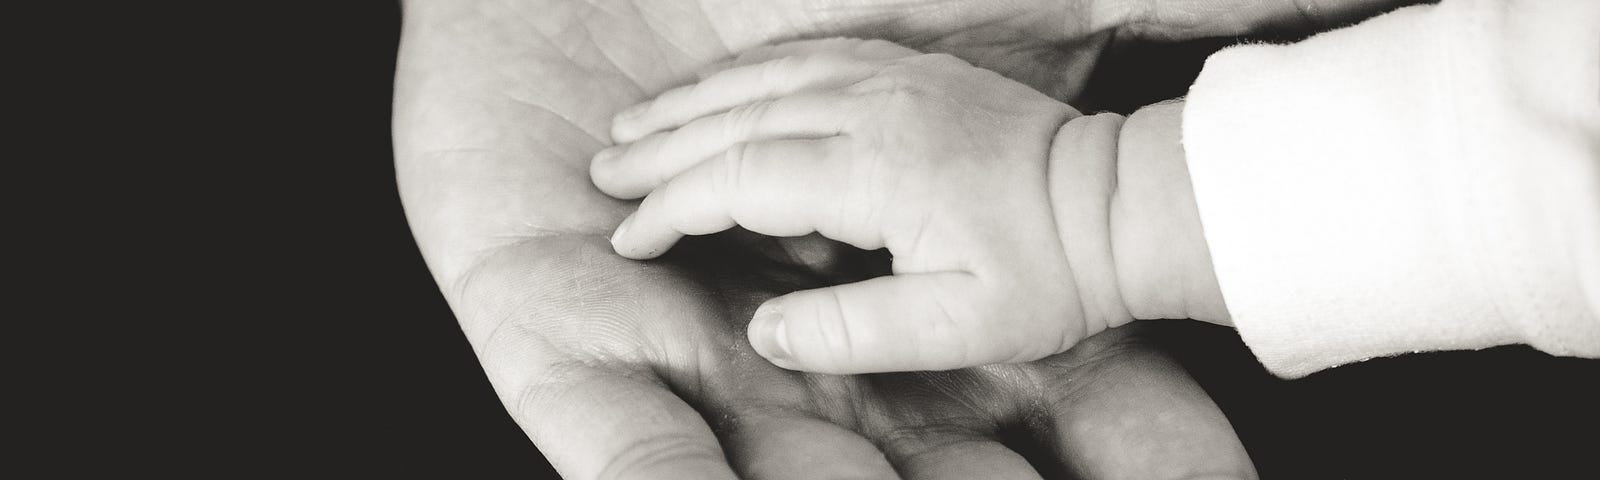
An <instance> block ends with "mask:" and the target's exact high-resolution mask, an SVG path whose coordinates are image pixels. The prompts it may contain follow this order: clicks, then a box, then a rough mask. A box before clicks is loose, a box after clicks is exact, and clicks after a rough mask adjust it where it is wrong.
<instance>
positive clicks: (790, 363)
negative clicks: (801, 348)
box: [746, 301, 794, 370]
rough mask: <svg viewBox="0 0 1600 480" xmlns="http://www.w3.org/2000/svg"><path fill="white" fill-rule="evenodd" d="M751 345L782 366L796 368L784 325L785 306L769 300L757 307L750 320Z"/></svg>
mask: <svg viewBox="0 0 1600 480" xmlns="http://www.w3.org/2000/svg"><path fill="white" fill-rule="evenodd" d="M746 333H747V335H748V336H749V338H750V346H751V347H753V348H755V350H756V354H758V355H761V356H762V358H766V359H767V361H770V362H772V364H773V365H777V366H779V367H782V368H787V369H790V370H793V369H794V355H793V353H792V350H790V346H789V337H788V329H787V328H785V327H784V314H783V307H782V306H781V305H779V304H778V302H776V301H768V302H767V303H765V304H762V305H761V307H760V308H757V309H756V313H755V316H754V317H753V318H751V320H750V328H749V331H748V332H746Z"/></svg>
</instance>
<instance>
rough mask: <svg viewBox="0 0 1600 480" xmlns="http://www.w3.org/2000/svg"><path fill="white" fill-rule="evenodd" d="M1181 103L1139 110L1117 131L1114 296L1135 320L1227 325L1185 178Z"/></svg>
mask: <svg viewBox="0 0 1600 480" xmlns="http://www.w3.org/2000/svg"><path fill="white" fill-rule="evenodd" d="M1183 105H1184V104H1183V102H1181V101H1179V102H1168V103H1162V104H1157V105H1151V106H1148V107H1145V108H1142V109H1140V110H1138V111H1136V112H1134V113H1133V115H1130V116H1129V117H1128V119H1127V121H1126V122H1125V124H1124V125H1123V128H1122V130H1121V131H1120V132H1119V137H1118V141H1117V149H1116V150H1117V153H1118V157H1117V161H1116V166H1117V168H1116V170H1117V172H1116V191H1115V193H1114V194H1113V195H1112V197H1111V202H1110V209H1109V210H1110V214H1109V217H1110V225H1111V228H1110V239H1111V240H1110V242H1111V253H1112V259H1113V260H1112V263H1113V264H1114V265H1115V267H1116V278H1117V285H1118V291H1119V295H1120V296H1121V298H1122V299H1123V302H1124V305H1125V306H1126V308H1127V310H1128V314H1129V315H1130V316H1131V317H1132V318H1135V319H1141V320H1149V319H1180V318H1189V319H1195V320H1202V321H1207V322H1211V323H1217V324H1222V325H1231V321H1230V319H1229V316H1228V310H1227V306H1226V305H1225V303H1224V302H1223V298H1222V291H1221V288H1220V287H1219V286H1218V283H1217V278H1216V273H1215V271H1214V268H1213V267H1212V264H1211V251H1210V248H1209V247H1208V245H1207V243H1206V238H1205V230H1204V228H1203V226H1202V225H1201V223H1200V211H1199V206H1198V204H1197V203H1196V202H1195V196H1194V187H1193V186H1192V184H1191V183H1190V180H1189V168H1188V163H1187V161H1186V159H1185V156H1184V150H1183V143H1182V132H1183Z"/></svg>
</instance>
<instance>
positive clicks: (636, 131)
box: [611, 100, 655, 144]
mask: <svg viewBox="0 0 1600 480" xmlns="http://www.w3.org/2000/svg"><path fill="white" fill-rule="evenodd" d="M652 103H655V102H654V101H653V100H652V101H646V102H644V103H640V104H637V105H634V106H631V107H628V108H626V109H623V110H622V111H621V112H617V114H616V115H615V116H613V117H611V141H612V142H616V143H618V144H623V143H631V142H633V141H635V140H638V139H640V138H643V137H644V136H645V134H647V133H649V132H647V131H645V129H644V128H643V127H642V126H641V123H640V122H639V120H640V118H641V117H643V116H644V112H645V111H646V110H649V109H650V105H651V104H652Z"/></svg>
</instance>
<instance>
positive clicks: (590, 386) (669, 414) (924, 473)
mask: <svg viewBox="0 0 1600 480" xmlns="http://www.w3.org/2000/svg"><path fill="white" fill-rule="evenodd" d="M839 3H840V2H836V1H834V2H820V1H803V0H789V1H783V2H762V1H748V2H737V3H735V2H727V1H711V0H707V1H705V2H702V3H692V2H620V1H619V2H586V1H578V0H498V1H496V0H458V1H451V2H427V1H412V2H407V3H406V19H405V27H404V37H403V40H402V50H401V58H400V62H399V72H398V74H397V88H396V100H395V102H396V116H395V139H396V161H397V165H396V170H397V172H398V176H399V182H400V186H401V188H402V193H403V200H404V202H405V205H406V212H407V215H408V218H409V219H410V221H411V224H412V227H413V231H414V233H415V236H416V238H417V241H418V244H419V246H420V247H421V249H422V251H423V255H424V257H425V258H426V259H427V261H428V264H429V267H430V269H431V270H432V272H433V274H434V276H435V279H436V281H437V282H438V283H439V285H440V286H441V290H443V292H444V293H445V296H446V298H447V300H448V301H449V302H450V304H451V306H452V309H453V310H454V311H455V313H456V315H457V317H458V318H459V319H460V321H461V324H462V328H463V330H464V332H465V333H466V335H467V337H468V338H469V340H471V342H472V344H473V345H474V348H475V350H476V351H477V353H478V355H479V358H480V360H481V361H482V363H483V365H484V368H485V370H486V372H487V373H488V376H489V378H490V380H491V381H492V383H493V384H494V385H495V388H496V390H497V391H498V392H499V394H500V396H501V398H502V400H503V401H504V402H505V405H506V407H507V409H508V410H509V411H511V413H512V415H513V417H514V418H515V419H516V420H517V421H518V423H519V424H520V425H522V426H523V428H524V430H525V431H527V433H528V434H529V436H530V437H531V438H532V439H533V440H534V442H535V443H536V444H537V445H539V446H540V447H541V449H542V450H543V451H544V453H545V454H546V455H547V457H548V458H549V459H550V460H551V461H552V463H553V464H554V465H555V466H556V468H557V469H558V470H559V471H561V472H562V474H563V475H565V476H567V477H569V478H576V479H588V478H732V477H733V475H734V472H735V471H737V472H739V473H740V474H742V475H743V476H745V477H749V478H774V479H782V478H835V477H875V478H892V477H895V476H896V475H897V474H898V475H901V476H904V477H907V478H917V479H921V478H973V477H980V478H1029V477H1037V476H1038V473H1036V472H1035V470H1034V467H1032V466H1030V465H1029V464H1028V463H1027V462H1025V461H1024V460H1023V458H1022V457H1021V456H1019V455H1018V454H1017V453H1015V452H1013V451H1012V450H1011V449H1009V448H1007V447H1006V446H1004V445H1001V444H999V443H997V442H996V441H995V440H994V438H996V435H997V434H999V433H1002V432H1021V433H1025V434H1026V435H1022V436H1021V438H1026V439H1028V441H1033V442H1040V443H1041V444H1043V445H1044V448H1043V450H1044V451H1046V452H1050V453H1051V454H1050V455H1047V457H1048V458H1042V459H1034V460H1036V463H1037V464H1038V465H1039V468H1042V469H1044V470H1045V471H1046V472H1049V471H1051V470H1050V469H1052V468H1058V467H1060V468H1065V469H1067V470H1070V471H1072V472H1074V473H1076V474H1077V475H1078V476H1080V477H1087V478H1180V477H1185V476H1191V475H1197V474H1226V475H1233V476H1238V477H1250V476H1253V470H1252V469H1251V468H1250V465H1249V463H1248V459H1247V458H1246V456H1245V454H1244V452H1243V450H1242V448H1241V447H1240V445H1239V443H1238V441H1237V439H1236V438H1235V437H1234V435H1233V433H1232V430H1231V428H1230V427H1229V426H1228V424H1227V421H1226V420H1225V419H1224V418H1223V417H1222V416H1221V414H1220V413H1219V412H1218V411H1217V409H1216V407H1215V406H1214V405H1212V403H1211V401H1210V400H1209V399H1208V398H1207V397H1206V396H1205V395H1204V393H1203V392H1201V391H1200V390H1199V389H1198V388H1197V387H1196V386H1195V385H1194V383H1193V382H1192V381H1191V380H1190V379H1188V377H1187V376H1185V375H1184V374H1183V372H1182V370H1181V369H1180V368H1178V367H1177V366H1176V365H1175V364H1173V363H1172V362H1171V361H1170V360H1168V359H1166V358H1165V357H1163V356H1161V355H1160V354H1158V353H1156V352H1155V351H1154V350H1152V349H1150V348H1149V347H1148V346H1146V345H1145V344H1143V343H1141V342H1140V341H1139V337H1138V332H1137V331H1135V330H1131V329H1119V330H1117V331H1114V332H1111V333H1108V334H1105V335H1102V336H1097V337H1095V338H1091V339H1089V340H1087V341H1085V343H1084V344H1083V345H1081V346H1080V347H1079V348H1077V349H1075V350H1073V351H1072V352H1068V353H1066V354H1063V355H1060V356H1056V357H1052V358H1048V359H1046V360H1043V361H1040V362H1035V363H1032V364H1026V365H1013V366H996V367H987V368H982V369H971V370H965V371H958V372H946V373H930V374H905V375H889V376H862V377H848V376H846V377H840V376H827V375H805V374H798V373H794V372H788V371H784V370H780V369H777V368H776V367H773V366H772V365H770V364H768V363H767V362H765V361H764V360H762V359H760V358H759V357H757V356H755V355H754V354H753V353H752V352H751V350H750V347H749V345H748V344H747V343H746V342H745V341H744V338H745V335H744V333H743V332H742V329H743V325H744V324H745V322H746V320H747V319H748V318H749V315H750V313H751V311H753V309H754V306H755V305H756V304H757V303H759V302H760V301H761V300H764V299H766V298H770V297H771V296H773V295H776V294H778V293H783V292H787V291H791V290H794V289H797V288H801V287H807V286H812V285H811V284H812V283H815V282H813V281H811V280H809V279H807V278H806V277H805V275H804V274H803V273H800V272H797V271H795V270H793V269H790V268H785V267H784V266H783V265H780V264H774V263H772V262H768V261H765V260H764V259H763V258H762V257H760V256H755V255H750V256H740V255H738V253H737V252H738V250H728V249H720V248H702V249H700V250H699V251H698V252H695V251H694V249H692V248H685V249H683V250H685V253H684V254H682V255H680V257H679V258H677V259H676V260H666V261H658V262H653V263H638V262H633V261H629V260H625V259H622V258H620V257H617V256H616V255H614V254H613V253H611V251H610V247H609V245H608V243H607V241H606V238H605V235H606V234H607V233H609V232H610V231H611V230H612V228H614V227H615V226H616V223H617V222H618V221H619V220H621V219H622V218H623V217H624V216H625V215H626V214H627V213H629V212H630V211H631V210H632V208H633V207H632V205H631V204H628V203H624V202H618V201H615V200H612V199H610V198H608V197H606V196H604V195H603V194H601V193H600V192H599V191H597V190H595V189H594V187H593V186H592V185H591V184H590V183H589V180H588V175H587V172H588V159H589V158H590V156H591V155H593V153H594V152H596V151H598V150H599V149H601V148H602V147H604V146H605V145H606V144H607V140H606V139H607V138H608V135H606V131H607V128H608V126H609V120H610V117H611V115H612V114H613V113H615V112H616V111H617V110H619V109H621V108H622V107H624V106H626V105H629V104H632V103H635V102H637V101H639V100H641V99H642V98H644V97H646V96H647V95H651V94H654V93H656V92H659V91H661V90H664V89H666V88H668V87H670V86H672V85H675V84H680V83H683V82H685V81H687V80H688V79H690V78H692V76H693V73H694V71H695V70H696V69H697V68H701V67H703V66H704V65H706V64H708V63H709V62H712V61H714V60H717V59H720V58H724V57H727V56H728V55H729V54H730V52H732V51H735V50H738V49H744V48H747V47H751V46H755V45H757V44H760V43H765V42H768V41H776V40H781V39H787V38H795V37H802V36H820V35H826V34H857V35H864V36H887V37H893V38H895V39H898V40H901V41H906V42H907V43H912V44H914V45H920V46H922V47H924V48H928V49H932V50H945V51H951V52H953V53H956V54H958V55H962V56H964V57H967V58H969V59H973V60H977V61H979V63H980V64H985V65H989V66H991V67H994V68H997V69H999V70H1002V71H1004V72H1007V73H1010V74H1012V75H1014V76H1017V77H1019V78H1023V79H1025V80H1027V79H1031V80H1028V81H1029V83H1031V84H1033V85H1035V86H1043V87H1044V88H1046V89H1047V91H1052V92H1056V93H1057V94H1058V96H1061V95H1070V94H1071V93H1072V92H1074V91H1075V90H1074V89H1075V88H1077V86H1076V85H1081V81H1080V80H1081V78H1084V77H1085V76H1086V74H1087V67H1083V66H1072V65H1068V64H1071V63H1072V60H1071V59H1070V58H1069V56H1066V55H1060V54H1059V51H1061V50H1062V48H1063V47H1061V46H1062V45H1069V46H1070V45H1075V44H1076V43H1075V42H1083V41H1092V39H1091V37H1093V35H1090V34H1092V33H1094V32H1097V31H1100V28H1099V27H1093V28H1090V27H1073V26H1072V25H1076V23H1070V22H1063V18H1067V17H1063V15H1068V16H1070V15H1078V14H1082V13H1084V12H1090V13H1093V15H1089V16H1087V17H1072V18H1088V19H1092V20H1093V21H1084V22H1078V23H1083V24H1084V25H1091V26H1095V25H1105V26H1107V28H1110V26H1113V25H1116V24H1118V22H1127V21H1130V20H1131V19H1142V18H1146V19H1147V18H1159V15H1157V16H1154V17H1152V16H1150V14H1149V12H1151V11H1154V10H1146V9H1145V8H1146V7H1140V8H1115V7H1116V6H1117V5H1123V3H1121V2H1087V1H1085V2H1079V3H1077V4H1072V3H1070V2H1066V3H1068V4H1069V5H1075V6H1073V7H1071V8H1054V9H1042V10H1044V11H1046V13H1048V14H1037V13H1036V12H1037V11H1040V10H1041V9H1040V8H1039V7H1038V6H1037V5H1034V4H1032V3H1030V2H1007V3H1003V4H995V3H994V2H980V1H975V0H974V1H969V2H954V3H952V2H937V3H934V2H930V3H929V4H927V5H919V4H910V5H908V4H906V3H905V2H888V1H884V2H875V1H862V2H859V3H857V5H860V6H859V7H839V6H838V4H839ZM1040 3H1043V2H1042V0H1041V2H1040ZM1051 3H1052V4H1054V3H1055V2H1051ZM1146 3H1148V2H1129V3H1128V4H1129V5H1132V4H1146ZM824 5H828V6H831V7H830V8H823V6H824ZM1157 10H1159V9H1157ZM1030 12H1034V13H1030ZM1095 12H1113V13H1111V14H1100V13H1095ZM1116 12H1122V13H1116ZM1119 19H1120V20H1119ZM1059 25H1067V26H1068V28H1064V29H1063V30H1064V32H1062V31H1056V30H1054V29H1053V26H1059ZM1149 31H1156V32H1159V31H1162V30H1160V29H1152V30H1149ZM1182 31H1190V30H1182ZM1006 32H1013V34H1012V36H1010V37H1004V36H1001V34H1002V33H1006ZM1040 32H1047V33H1050V35H1049V36H1045V37H1040V38H1039V39H1031V35H1032V34H1035V33H1040ZM1104 35H1106V34H1102V35H1101V36H1104ZM1176 36H1182V35H1176ZM1001 38H1010V39H1012V43H1009V44H1000V43H995V44H990V43H986V42H988V41H989V40H993V39H1001ZM918 39H921V40H922V41H920V42H918V41H917V40H918ZM1101 41H1103V40H1101ZM1001 43H1003V42H1001ZM1008 45H1009V46H1008ZM930 47H931V48H930ZM1030 48H1033V49H1038V50H1030ZM1008 52H1010V53H1008ZM1051 52H1055V53H1051ZM1037 55H1043V56H1044V58H1053V59H1055V61H1054V62H1053V63H1046V64H1044V65H1041V66H1039V67H1034V66H1031V64H1030V63H1029V62H1028V61H1026V60H1027V59H1030V58H1040V57H1037ZM1051 55H1059V56H1051ZM985 58H986V59H988V60H984V59H985ZM1008 59H1009V60H1008ZM1062 65H1067V66H1071V67H1072V68H1071V69H1069V70H1071V71H1070V72H1068V73H1065V74H1061V75H1057V74H1056V73H1055V72H1056V70H1053V69H1054V68H1057V67H1060V66H1062ZM696 409H698V411H697V410H696Z"/></svg>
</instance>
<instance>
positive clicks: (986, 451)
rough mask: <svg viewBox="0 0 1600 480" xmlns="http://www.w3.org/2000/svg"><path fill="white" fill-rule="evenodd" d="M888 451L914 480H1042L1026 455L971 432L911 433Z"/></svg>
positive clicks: (901, 469)
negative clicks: (982, 479)
mask: <svg viewBox="0 0 1600 480" xmlns="http://www.w3.org/2000/svg"><path fill="white" fill-rule="evenodd" d="M884 450H885V452H886V453H887V454H888V455H889V456H890V458H891V460H892V461H893V462H894V463H895V465H896V466H897V467H898V468H899V470H900V472H902V473H903V474H904V475H905V477H906V478H909V479H914V480H965V479H971V478H987V479H1018V480H1027V479H1038V478H1040V476H1039V472H1038V471H1035V470H1034V468H1033V465H1030V464H1029V463H1028V460H1027V459H1025V458H1023V457H1022V455H1019V454H1017V452H1015V451H1012V450H1011V449H1010V448H1007V447H1006V446H1005V445H1002V444H1001V443H1000V442H997V441H994V440H992V439H989V438H987V437H984V436H981V435H979V434H976V433H971V432H938V431H933V430H920V429H919V430H910V431H908V432H906V433H905V434H903V435H897V436H896V437H895V438H894V439H892V440H890V441H889V443H888V444H887V445H886V446H885V447H884Z"/></svg>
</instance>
